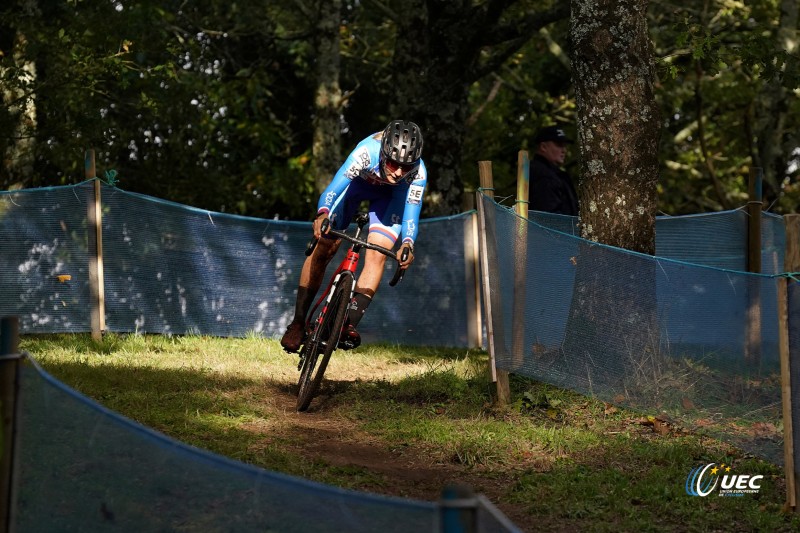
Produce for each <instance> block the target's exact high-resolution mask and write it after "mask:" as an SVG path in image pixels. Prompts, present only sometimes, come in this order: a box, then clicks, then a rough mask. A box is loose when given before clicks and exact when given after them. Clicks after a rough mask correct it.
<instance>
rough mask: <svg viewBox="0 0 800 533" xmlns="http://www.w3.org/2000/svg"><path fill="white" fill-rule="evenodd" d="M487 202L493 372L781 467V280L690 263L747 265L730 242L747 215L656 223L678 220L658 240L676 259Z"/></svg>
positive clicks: (775, 243)
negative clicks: (617, 408) (609, 405)
mask: <svg viewBox="0 0 800 533" xmlns="http://www.w3.org/2000/svg"><path fill="white" fill-rule="evenodd" d="M481 201H482V205H483V208H484V210H485V213H486V215H487V216H486V224H487V233H488V239H489V241H490V243H491V244H490V246H491V247H490V249H489V252H488V253H489V257H492V258H493V259H494V261H495V264H494V265H490V267H489V276H490V287H491V291H492V298H493V302H498V303H499V305H498V306H497V307H498V308H497V309H496V311H495V309H493V310H492V311H493V312H492V326H493V329H494V338H495V341H496V344H495V346H494V351H495V357H496V361H497V363H496V364H497V367H498V368H500V369H503V370H507V371H510V372H514V373H518V374H521V375H525V376H528V377H531V378H534V379H538V380H541V381H544V382H548V383H552V384H554V385H557V386H560V387H564V388H569V389H572V390H576V391H579V392H582V393H585V394H589V395H593V396H595V397H598V398H601V399H604V400H606V401H610V402H613V403H616V404H619V405H625V406H628V407H632V408H634V409H636V410H639V411H644V412H654V413H659V414H660V416H662V417H664V419H665V420H666V421H668V422H669V421H671V422H672V423H673V424H675V425H676V426H680V427H684V428H687V429H689V430H693V431H700V432H703V433H706V434H709V435H712V436H714V437H717V438H720V439H721V440H724V441H727V442H730V443H733V444H735V445H737V446H739V447H740V448H742V449H745V450H748V451H751V452H753V453H756V454H758V455H760V456H762V457H765V458H767V459H769V460H771V461H774V462H776V463H778V464H780V463H782V462H783V455H782V454H783V436H782V422H781V420H782V411H781V376H780V362H779V338H778V337H779V336H778V317H777V283H778V278H777V277H775V276H772V275H762V274H750V273H746V272H742V271H737V270H733V269H730V268H718V267H714V266H706V265H703V264H692V263H688V262H686V260H687V259H692V260H694V261H697V262H698V263H707V264H713V263H717V264H718V265H722V264H724V265H729V266H730V265H742V264H743V260H744V257H745V254H746V248H745V247H744V246H743V245H742V244H738V245H734V244H733V241H734V240H735V239H736V238H737V237H738V242H739V243H741V242H742V239H741V235H742V234H746V232H745V230H744V229H743V228H742V227H740V226H741V224H742V219H741V214H740V213H739V212H728V213H725V214H724V215H723V216H721V217H719V218H716V219H715V218H711V217H709V218H706V217H702V218H699V219H697V220H696V221H697V222H698V223H699V227H698V231H699V232H700V233H701V235H694V234H692V233H690V232H689V231H688V227H689V226H688V225H687V224H689V223H691V222H693V221H695V220H694V219H693V218H687V219H686V224H680V223H679V222H680V221H676V220H674V219H662V220H660V221H659V225H657V228H658V229H663V228H664V227H665V225H668V226H666V227H673V228H674V227H681V226H682V228H681V233H680V236H674V237H672V236H671V237H669V238H666V237H664V236H663V235H662V236H661V238H660V239H659V241H658V242H659V246H661V247H662V249H665V250H668V251H667V254H668V255H672V256H673V257H681V258H683V259H684V260H677V259H670V258H667V257H664V256H662V255H659V256H657V257H653V256H647V255H643V254H637V253H633V252H629V251H626V250H621V249H618V248H612V247H609V246H604V245H601V244H598V243H593V242H590V241H585V240H582V239H580V238H578V237H576V236H574V235H573V231H571V230H570V225H569V223H570V222H573V221H571V220H569V217H552V216H547V215H545V214H538V213H537V214H536V215H535V216H534V217H533V218H534V221H526V220H524V219H522V218H520V217H518V216H516V215H515V214H514V213H513V212H512V211H511V210H509V209H508V208H505V207H503V206H500V205H498V204H497V203H495V202H494V201H492V200H491V199H488V198H485V197H484V198H482V200H481ZM776 218H777V217H776ZM543 220H544V223H546V224H547V226H548V227H545V226H544V225H541V223H542V221H543ZM550 222H554V223H550ZM554 227H555V228H558V229H552V228H554ZM573 227H574V226H573ZM565 229H566V230H567V231H562V230H565ZM765 231H766V233H767V238H766V239H765V244H766V247H765V252H764V254H763V257H765V258H769V259H770V261H769V263H768V262H767V261H765V265H767V264H770V263H771V264H773V265H775V268H779V267H782V265H783V253H782V248H783V239H784V235H783V232H782V226H780V227H779V226H778V224H777V223H775V221H774V220H770V221H769V223H768V224H767V225H766V226H765ZM663 233H666V234H670V232H669V231H663ZM687 234H688V236H687ZM718 241H723V242H721V243H720V242H718ZM681 246H684V247H687V248H688V249H686V250H682V249H681ZM706 248H710V249H711V250H712V252H706V251H705V250H706ZM519 250H524V252H523V253H522V254H521V255H519ZM515 251H516V252H517V254H518V255H515ZM659 253H660V254H661V252H659ZM519 264H525V265H526V267H525V271H524V276H522V277H520V278H518V279H519V280H520V281H518V282H517V284H515V277H514V273H515V266H516V265H519ZM793 285H796V283H793ZM520 298H524V307H523V306H521V305H520V303H519V302H520V300H519V299H520ZM515 309H517V310H518V309H523V312H522V316H520V313H519V311H517V313H516V315H515ZM515 320H519V321H521V322H520V324H521V326H516V328H515V325H514V321H515ZM797 397H798V399H800V394H798V395H797Z"/></svg>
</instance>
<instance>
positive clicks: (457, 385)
mask: <svg viewBox="0 0 800 533" xmlns="http://www.w3.org/2000/svg"><path fill="white" fill-rule="evenodd" d="M21 348H22V349H24V350H26V351H27V352H29V353H30V354H31V355H32V356H33V357H34V358H35V359H36V360H37V361H38V362H39V363H40V364H41V365H42V366H43V367H44V368H45V370H47V371H48V372H49V373H51V374H52V375H54V376H55V377H56V378H57V379H59V380H61V381H63V382H64V383H66V384H68V385H69V386H71V387H73V388H75V389H77V390H79V391H80V392H82V393H84V394H86V395H87V396H89V397H91V398H94V399H95V400H97V401H99V402H100V403H102V404H103V405H105V406H106V407H108V408H110V409H113V410H115V411H117V412H119V413H121V414H123V415H125V416H127V417H129V418H132V419H134V420H136V421H138V422H140V423H142V424H144V425H146V426H149V427H152V428H154V429H156V430H158V431H160V432H163V433H165V434H167V435H169V436H171V437H173V438H175V439H178V440H181V441H183V442H186V443H188V444H192V445H194V446H198V447H201V448H204V449H208V450H211V451H213V452H215V453H218V454H222V455H225V456H228V457H231V458H234V459H236V460H239V461H243V462H246V463H250V464H253V465H256V466H259V467H263V468H266V469H270V470H275V471H279V472H284V473H288V474H291V475H297V476H302V477H306V478H309V479H314V480H317V481H321V482H324V483H329V484H334V485H338V486H341V487H346V488H353V489H358V490H368V491H372V492H385V493H389V494H394V495H403V496H410V497H414V498H424V499H436V498H437V494H435V493H424V492H422V488H418V487H415V481H414V480H405V481H403V480H401V479H399V478H393V477H392V476H393V474H392V472H393V471H399V470H400V469H398V468H397V466H396V465H395V464H392V461H393V460H395V461H396V459H393V458H396V457H403V458H404V460H408V461H416V463H417V466H418V467H420V468H421V467H425V468H430V469H435V468H438V469H445V470H447V471H448V472H451V473H455V474H456V475H458V476H459V477H460V478H461V479H464V480H466V481H468V482H470V483H471V484H473V485H474V486H475V488H476V490H480V491H482V492H484V493H488V492H491V493H492V494H491V495H492V498H491V499H492V501H493V502H494V503H495V504H496V505H498V506H499V507H500V508H501V509H504V510H506V511H507V513H508V514H509V516H512V515H513V520H514V522H515V523H517V525H519V526H520V527H521V528H523V529H524V530H529V531H570V530H575V531H578V530H582V531H615V532H621V531H675V530H680V531H792V530H797V529H798V528H800V521H798V520H797V519H796V518H795V517H794V516H793V515H789V514H785V513H784V512H782V506H783V502H784V500H785V486H784V482H783V472H782V470H781V469H780V468H778V467H776V466H774V465H772V464H770V463H767V462H764V461H760V460H758V459H756V458H753V457H751V456H749V455H747V454H745V453H743V452H741V451H738V450H736V449H735V448H732V447H730V446H728V445H725V444H723V443H720V442H718V441H714V440H711V439H709V438H707V437H702V436H699V435H692V434H686V433H685V432H680V431H676V432H672V433H669V434H659V433H657V432H655V431H653V428H652V427H650V426H648V425H646V424H643V423H642V421H643V420H646V416H647V415H648V414H650V413H634V412H629V411H626V410H624V409H618V408H615V407H612V406H609V405H608V404H605V403H603V402H600V401H596V400H593V399H590V398H587V397H585V396H581V395H579V394H576V393H573V392H570V391H567V390H562V389H557V388H555V387H551V386H548V385H545V384H542V383H537V382H532V381H530V380H525V379H519V378H516V377H513V376H512V377H513V378H514V379H512V383H511V385H512V403H511V404H510V405H508V406H503V407H497V406H496V405H495V404H494V402H493V401H492V393H493V390H494V386H493V384H492V383H490V382H489V380H488V378H487V376H486V374H487V372H486V365H487V356H486V354H485V353H484V352H481V351H474V350H472V351H467V350H464V349H450V350H446V349H425V348H413V347H401V346H364V347H361V348H360V349H358V350H355V351H354V352H337V353H336V354H335V355H334V360H332V362H331V366H330V368H329V372H328V373H327V374H326V378H327V380H326V382H325V383H324V384H323V390H322V393H323V394H322V396H320V397H319V398H317V399H315V400H314V402H312V409H311V412H309V413H307V414H298V413H295V412H294V410H293V409H294V396H293V395H294V384H295V381H296V379H297V374H298V373H297V368H296V366H297V359H296V356H292V355H288V354H285V353H283V352H282V351H281V350H280V347H279V345H278V343H277V342H276V341H273V340H266V339H262V338H259V337H257V336H251V337H250V338H246V339H217V338H209V337H201V336H187V337H163V336H150V335H147V336H143V335H107V336H106V337H104V339H103V340H102V341H101V342H99V343H96V342H93V341H92V340H91V338H90V337H89V336H88V335H53V336H30V337H24V338H23V339H22V342H21ZM320 436H324V440H321V437H320ZM337 442H340V445H341V448H336V447H335V444H336V443H337ZM364 443H366V444H364ZM359 444H363V445H364V446H367V445H368V446H369V449H372V450H375V451H376V453H378V452H379V453H378V454H379V455H381V456H383V457H385V459H386V461H387V463H388V464H387V465H385V466H386V468H377V467H373V466H367V465H366V462H364V463H363V464H351V463H349V462H347V461H337V460H336V457H335V453H333V452H328V454H327V455H325V454H324V453H321V452H322V451H324V450H325V449H329V450H331V449H332V450H336V449H341V450H343V451H346V450H347V449H348V447H351V448H352V447H353V446H355V445H359ZM363 449H364V450H366V449H367V448H366V447H365V448H363ZM708 462H717V463H722V462H724V463H726V464H732V465H735V468H736V471H737V472H738V473H748V474H756V473H758V474H763V475H764V476H765V482H764V483H763V485H762V490H761V492H760V493H759V494H757V495H747V496H745V497H740V498H721V497H713V496H709V497H707V498H698V497H692V496H689V495H687V494H686V492H685V489H684V483H685V480H686V476H687V475H688V473H689V472H690V470H691V469H692V468H694V467H696V466H698V465H700V464H704V463H708ZM417 485H419V482H418V480H417Z"/></svg>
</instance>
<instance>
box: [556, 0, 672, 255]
mask: <svg viewBox="0 0 800 533" xmlns="http://www.w3.org/2000/svg"><path fill="white" fill-rule="evenodd" d="M647 3H648V2H647V0H610V1H606V2H599V3H598V2H596V1H591V0H573V2H572V22H571V35H572V38H573V42H574V48H575V52H574V58H573V72H574V73H575V80H574V83H575V96H576V100H577V103H578V134H579V140H580V142H579V147H580V156H581V169H582V178H583V179H582V187H581V192H580V211H581V232H582V235H583V237H584V238H586V239H589V240H593V241H597V242H602V243H605V244H610V245H612V246H617V247H620V248H626V249H628V250H634V251H637V252H642V253H646V254H653V253H654V252H655V211H656V200H657V194H656V185H657V182H658V141H659V136H660V122H659V121H660V119H659V112H658V104H657V102H656V99H655V93H654V88H653V87H654V80H655V76H654V71H653V63H652V55H651V43H650V39H649V34H648V31H647V19H646V18H645V17H646V14H645V11H646V9H647Z"/></svg>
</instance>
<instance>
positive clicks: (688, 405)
mask: <svg viewBox="0 0 800 533" xmlns="http://www.w3.org/2000/svg"><path fill="white" fill-rule="evenodd" d="M681 405H683V408H684V409H686V410H687V411H688V410H691V409H694V402H692V400H690V399H689V398H687V397H686V396H684V397H683V398H681Z"/></svg>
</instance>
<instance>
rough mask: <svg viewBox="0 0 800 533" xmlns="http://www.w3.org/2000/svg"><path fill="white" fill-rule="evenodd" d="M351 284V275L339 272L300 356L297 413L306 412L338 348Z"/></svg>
mask: <svg viewBox="0 0 800 533" xmlns="http://www.w3.org/2000/svg"><path fill="white" fill-rule="evenodd" d="M354 284H355V280H354V279H353V275H352V274H351V273H350V272H342V275H341V277H340V278H339V282H338V283H337V284H336V289H334V293H333V296H332V297H331V300H330V302H328V304H327V305H326V306H324V308H323V310H321V311H320V313H324V316H323V317H322V321H321V322H320V323H319V325H318V326H317V329H316V331H315V332H314V333H312V334H311V336H310V338H309V340H308V341H307V342H306V344H305V345H304V346H303V350H302V351H301V352H300V355H301V357H303V367H302V370H301V372H300V380H299V381H298V386H299V388H298V391H297V410H298V411H305V410H306V409H308V406H309V404H311V400H312V399H313V398H314V396H315V395H316V394H317V391H318V390H319V386H320V384H321V383H322V376H323V375H324V374H325V369H326V368H327V366H328V361H329V360H330V358H331V354H332V353H333V352H334V350H336V345H337V344H339V336H340V335H341V333H342V327H343V326H344V322H345V320H346V319H347V308H348V306H349V304H350V294H351V293H352V290H353V286H354ZM315 322H316V321H315ZM317 362H319V365H317Z"/></svg>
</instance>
